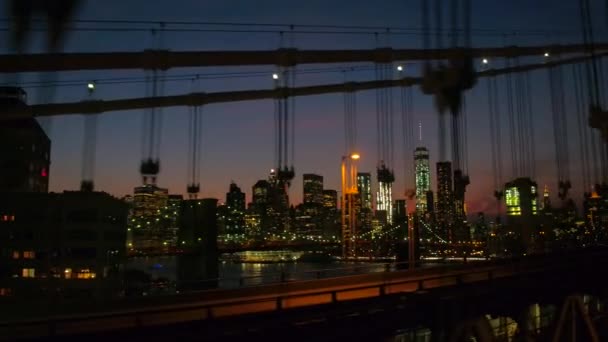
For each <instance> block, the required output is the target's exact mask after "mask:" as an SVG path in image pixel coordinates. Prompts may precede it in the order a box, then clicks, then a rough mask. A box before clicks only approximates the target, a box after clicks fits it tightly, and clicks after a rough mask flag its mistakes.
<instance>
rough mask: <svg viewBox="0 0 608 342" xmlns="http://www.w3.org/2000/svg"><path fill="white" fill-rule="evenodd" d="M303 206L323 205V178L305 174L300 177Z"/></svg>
mask: <svg viewBox="0 0 608 342" xmlns="http://www.w3.org/2000/svg"><path fill="white" fill-rule="evenodd" d="M302 184H303V188H304V197H303V199H304V201H303V202H304V204H314V205H318V206H322V205H323V176H319V175H315V174H312V173H306V174H303V175H302Z"/></svg>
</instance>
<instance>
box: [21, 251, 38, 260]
mask: <svg viewBox="0 0 608 342" xmlns="http://www.w3.org/2000/svg"><path fill="white" fill-rule="evenodd" d="M34 258H36V252H34V251H23V259H34Z"/></svg>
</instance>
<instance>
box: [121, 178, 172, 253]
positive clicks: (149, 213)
mask: <svg viewBox="0 0 608 342" xmlns="http://www.w3.org/2000/svg"><path fill="white" fill-rule="evenodd" d="M168 200H169V191H168V190H167V189H163V188H159V187H157V186H156V185H153V184H146V185H143V186H138V187H136V188H135V189H134V190H133V209H132V211H131V215H130V216H129V228H130V229H131V233H132V234H131V236H132V238H133V240H132V241H130V243H131V245H130V246H129V248H130V249H131V248H132V249H134V250H136V251H140V252H144V253H146V252H151V253H154V252H158V251H159V250H161V249H163V248H164V246H165V245H167V244H169V243H170V242H171V240H173V239H172V238H171V237H170V234H169V232H168V230H169V228H168V227H167V225H166V222H165V220H164V214H165V211H166V208H167V203H168ZM163 243H165V244H163Z"/></svg>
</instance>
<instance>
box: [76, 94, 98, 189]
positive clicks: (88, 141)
mask: <svg viewBox="0 0 608 342" xmlns="http://www.w3.org/2000/svg"><path fill="white" fill-rule="evenodd" d="M87 90H88V91H87V93H88V100H89V101H91V100H93V93H94V91H95V83H89V84H88V85H87ZM97 117H98V115H96V114H93V115H86V116H85V118H84V132H83V134H84V137H83V145H82V171H81V181H80V191H89V192H90V191H93V190H94V189H95V186H94V178H95V152H96V150H97V146H96V145H97Z"/></svg>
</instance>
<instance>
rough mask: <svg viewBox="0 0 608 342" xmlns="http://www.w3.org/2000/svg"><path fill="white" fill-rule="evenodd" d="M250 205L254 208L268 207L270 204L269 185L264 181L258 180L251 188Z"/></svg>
mask: <svg viewBox="0 0 608 342" xmlns="http://www.w3.org/2000/svg"><path fill="white" fill-rule="evenodd" d="M251 193H252V194H253V195H252V201H251V202H252V203H253V205H254V206H258V207H259V206H263V205H268V203H269V202H270V200H269V196H270V183H268V181H266V180H263V179H262V180H259V181H257V182H256V183H255V185H254V186H253V188H252V191H251Z"/></svg>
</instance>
